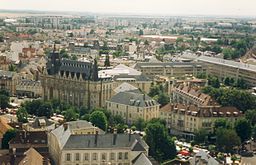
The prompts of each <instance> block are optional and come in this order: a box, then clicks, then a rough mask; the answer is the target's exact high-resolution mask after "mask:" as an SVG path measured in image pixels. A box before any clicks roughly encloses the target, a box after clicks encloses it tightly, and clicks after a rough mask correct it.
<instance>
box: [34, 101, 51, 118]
mask: <svg viewBox="0 0 256 165" xmlns="http://www.w3.org/2000/svg"><path fill="white" fill-rule="evenodd" d="M52 113H53V109H52V105H51V103H50V102H42V103H41V105H40V106H39V108H38V109H37V115H36V116H39V117H40V116H46V117H47V118H49V117H51V116H52Z"/></svg>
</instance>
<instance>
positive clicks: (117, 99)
mask: <svg viewBox="0 0 256 165" xmlns="http://www.w3.org/2000/svg"><path fill="white" fill-rule="evenodd" d="M159 106H160V104H159V103H158V102H157V101H155V100H154V99H152V98H151V97H149V96H147V95H146V94H144V93H142V92H140V90H136V89H135V90H130V91H122V92H119V93H117V94H116V95H114V96H113V97H112V98H111V99H110V100H108V101H106V108H107V110H109V111H110V112H111V113H112V114H113V115H120V116H122V117H123V119H124V120H125V121H126V123H127V124H132V123H134V122H135V121H136V120H138V119H139V118H142V119H144V120H145V121H148V120H150V119H152V118H157V117H158V115H159Z"/></svg>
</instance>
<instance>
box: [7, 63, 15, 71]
mask: <svg viewBox="0 0 256 165" xmlns="http://www.w3.org/2000/svg"><path fill="white" fill-rule="evenodd" d="M8 70H9V71H10V72H15V71H16V67H15V65H13V64H11V65H9V67H8Z"/></svg>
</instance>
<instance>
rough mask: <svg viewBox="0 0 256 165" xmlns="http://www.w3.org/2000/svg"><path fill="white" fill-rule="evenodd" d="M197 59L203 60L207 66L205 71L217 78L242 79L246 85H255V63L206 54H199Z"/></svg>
mask: <svg viewBox="0 0 256 165" xmlns="http://www.w3.org/2000/svg"><path fill="white" fill-rule="evenodd" d="M197 61H200V62H204V64H205V65H206V66H207V73H208V74H210V75H214V76H217V77H218V78H219V79H224V78H226V77H229V78H234V80H235V81H237V80H238V79H244V80H245V81H246V82H247V83H248V85H250V86H256V66H255V65H250V64H245V63H240V62H234V61H231V60H224V59H219V58H214V57H207V56H200V57H198V58H197Z"/></svg>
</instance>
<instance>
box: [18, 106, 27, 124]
mask: <svg viewBox="0 0 256 165" xmlns="http://www.w3.org/2000/svg"><path fill="white" fill-rule="evenodd" d="M16 115H17V119H18V122H21V123H27V122H28V112H27V111H26V109H25V108H24V107H21V108H19V109H18V111H17V113H16Z"/></svg>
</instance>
